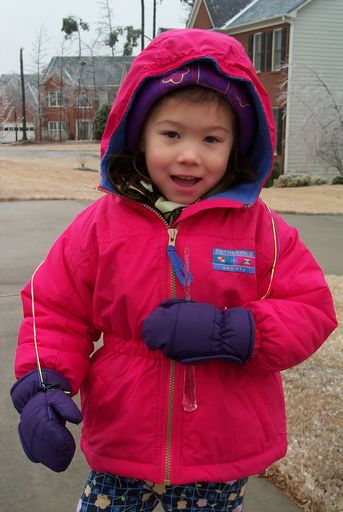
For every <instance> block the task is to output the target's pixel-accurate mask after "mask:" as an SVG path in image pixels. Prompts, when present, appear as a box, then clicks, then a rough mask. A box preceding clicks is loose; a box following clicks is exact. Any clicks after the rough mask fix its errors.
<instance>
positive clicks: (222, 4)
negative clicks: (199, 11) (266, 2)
mask: <svg viewBox="0 0 343 512" xmlns="http://www.w3.org/2000/svg"><path fill="white" fill-rule="evenodd" d="M250 3H251V0H232V1H231V2H228V1H227V0H205V4H206V7H207V10H208V12H209V15H210V17H211V21H212V23H213V26H214V27H215V28H219V27H222V26H223V25H225V24H226V23H227V22H228V20H231V19H232V18H233V17H234V16H236V15H237V14H238V13H239V12H241V11H242V9H244V8H245V7H246V6H247V5H249V4H250Z"/></svg>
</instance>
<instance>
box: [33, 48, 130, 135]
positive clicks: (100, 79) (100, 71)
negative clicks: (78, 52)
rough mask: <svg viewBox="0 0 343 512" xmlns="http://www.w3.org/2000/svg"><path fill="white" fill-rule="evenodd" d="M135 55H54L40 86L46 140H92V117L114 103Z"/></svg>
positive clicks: (43, 131) (42, 131)
mask: <svg viewBox="0 0 343 512" xmlns="http://www.w3.org/2000/svg"><path fill="white" fill-rule="evenodd" d="M133 58H134V57H111V56H108V57H80V58H79V57H53V58H52V59H51V61H50V63H49V65H48V67H47V69H46V71H45V73H44V76H43V78H42V81H41V86H40V96H41V104H42V106H41V112H42V113H41V116H40V117H41V130H37V137H36V140H39V132H41V138H42V139H43V140H67V139H69V140H90V139H92V135H93V119H94V116H95V113H96V111H97V110H98V109H99V108H100V107H101V106H102V105H104V104H107V103H112V102H113V99H114V97H115V95H116V93H117V91H118V88H119V86H120V84H121V82H122V80H123V78H124V77H125V75H126V73H127V71H128V69H129V67H130V65H131V63H132V61H133Z"/></svg>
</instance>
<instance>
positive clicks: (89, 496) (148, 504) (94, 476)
mask: <svg viewBox="0 0 343 512" xmlns="http://www.w3.org/2000/svg"><path fill="white" fill-rule="evenodd" d="M247 480H248V479H247V478H241V479H240V480H234V481H231V482H222V483H212V482H196V483H194V484H185V485H168V486H165V485H161V484H153V483H151V482H145V481H143V480H136V479H134V478H126V477H120V476H116V475H111V474H109V473H98V472H96V471H91V472H90V474H89V476H88V480H87V483H86V486H85V488H84V490H83V493H82V494H81V498H80V500H79V503H78V506H77V510H76V512H101V511H102V510H104V511H105V512H124V511H125V512H126V511H131V512H152V511H153V510H154V508H155V507H156V506H157V505H158V504H160V505H161V506H162V508H163V509H164V510H165V511H166V512H172V511H174V510H183V511H185V512H187V511H194V510H196V511H198V512H210V511H211V512H224V511H225V512H242V511H243V497H244V492H245V487H246V483H247Z"/></svg>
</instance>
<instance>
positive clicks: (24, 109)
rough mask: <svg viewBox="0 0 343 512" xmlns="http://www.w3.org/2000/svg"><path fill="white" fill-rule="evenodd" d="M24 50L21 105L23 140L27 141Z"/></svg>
mask: <svg viewBox="0 0 343 512" xmlns="http://www.w3.org/2000/svg"><path fill="white" fill-rule="evenodd" d="M23 50H24V48H20V83H21V104H22V112H23V138H22V141H23V142H26V141H27V134H26V106H25V80H24V65H23Z"/></svg>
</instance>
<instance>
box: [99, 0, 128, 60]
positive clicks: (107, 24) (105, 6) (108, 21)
mask: <svg viewBox="0 0 343 512" xmlns="http://www.w3.org/2000/svg"><path fill="white" fill-rule="evenodd" d="M99 6H100V8H101V10H102V12H103V14H104V16H103V18H102V19H101V21H100V22H99V32H100V34H101V35H102V32H103V31H105V34H104V36H105V39H104V43H105V45H106V46H109V47H110V48H111V53H112V57H113V56H114V51H115V47H116V44H117V43H118V40H119V37H120V36H121V35H122V34H123V30H122V27H115V26H114V24H113V10H112V8H111V6H110V3H109V0H103V1H102V2H99Z"/></svg>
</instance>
